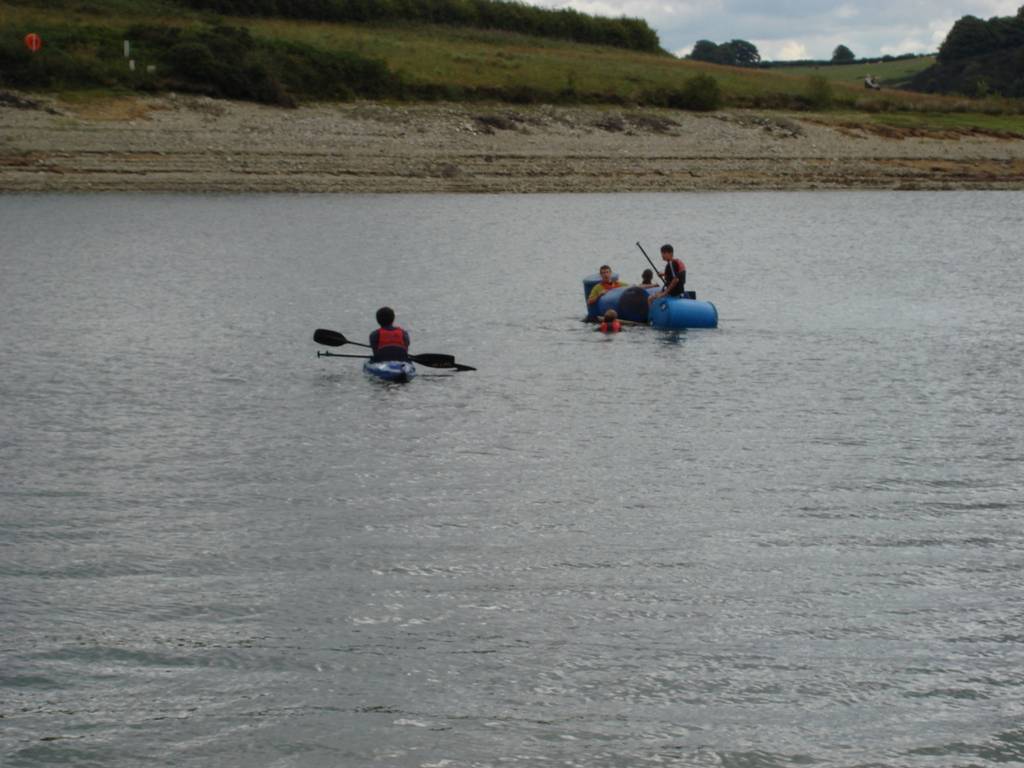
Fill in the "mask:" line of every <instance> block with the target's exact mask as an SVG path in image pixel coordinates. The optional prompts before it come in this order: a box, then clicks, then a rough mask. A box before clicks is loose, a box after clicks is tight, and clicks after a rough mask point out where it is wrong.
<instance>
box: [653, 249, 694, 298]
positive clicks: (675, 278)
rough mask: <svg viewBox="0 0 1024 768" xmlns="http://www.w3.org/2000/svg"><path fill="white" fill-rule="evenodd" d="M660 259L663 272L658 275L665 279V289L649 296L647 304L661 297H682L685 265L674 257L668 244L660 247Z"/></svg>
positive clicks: (673, 250) (684, 282) (672, 250)
mask: <svg viewBox="0 0 1024 768" xmlns="http://www.w3.org/2000/svg"><path fill="white" fill-rule="evenodd" d="M661 258H662V259H664V261H665V271H664V272H659V273H658V274H659V275H661V276H662V277H664V278H665V287H664V288H663V289H662V290H660V291H658V292H657V293H656V294H654V295H653V296H651V297H650V298H649V299H648V300H647V303H648V304H650V303H652V302H653V301H654V300H655V299H660V298H661V297H662V296H675V297H679V296H682V295H683V288H684V287H685V286H686V265H685V264H684V263H683V262H682V260H681V259H677V258H676V257H675V249H674V248H673V247H672V246H671V245H669V244H668V243H666V244H665V245H663V246H661Z"/></svg>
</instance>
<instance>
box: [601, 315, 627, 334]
mask: <svg viewBox="0 0 1024 768" xmlns="http://www.w3.org/2000/svg"><path fill="white" fill-rule="evenodd" d="M597 330H599V331H600V332H601V333H618V332H619V331H621V330H622V323H620V322H619V313H618V312H616V311H615V310H614V309H609V310H608V311H607V312H605V313H604V317H602V318H601V325H599V326H598V327H597Z"/></svg>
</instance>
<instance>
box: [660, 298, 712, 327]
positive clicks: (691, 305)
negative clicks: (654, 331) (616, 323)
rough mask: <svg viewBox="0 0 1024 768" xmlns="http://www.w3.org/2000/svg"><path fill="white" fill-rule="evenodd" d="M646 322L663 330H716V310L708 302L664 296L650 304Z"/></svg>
mask: <svg viewBox="0 0 1024 768" xmlns="http://www.w3.org/2000/svg"><path fill="white" fill-rule="evenodd" d="M648 322H650V324H651V325H653V326H654V327H655V328H661V329H665V330H678V329H681V328H717V327H718V310H717V309H716V308H715V305H714V304H712V303H711V302H710V301H697V300H696V299H676V298H672V297H669V296H665V297H662V298H660V299H656V300H655V301H654V303H653V304H651V309H650V314H649V316H648Z"/></svg>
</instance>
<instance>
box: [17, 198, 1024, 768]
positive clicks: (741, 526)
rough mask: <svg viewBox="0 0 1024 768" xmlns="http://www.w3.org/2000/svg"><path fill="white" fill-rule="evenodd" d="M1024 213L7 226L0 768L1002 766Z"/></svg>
mask: <svg viewBox="0 0 1024 768" xmlns="http://www.w3.org/2000/svg"><path fill="white" fill-rule="evenodd" d="M1022 210H1024V194H1021V193H982V192H971V193H953V192H949V193H912V192H904V193H881V192H879V193H871V192H865V193H791V194H783V193H750V194H701V195H696V194H694V195H600V196H588V195H550V196H543V195H536V196H447V195H439V196H366V197H360V196H194V195H181V196H174V195H169V196H161V195H151V196H131V195H124V196H120V195H97V196H89V195H78V196H60V195H25V196H20V195H18V196H0V232H2V235H3V237H2V241H0V403H2V408H0V532H2V536H0V626H2V633H0V764H2V765H3V766H4V768H23V767H34V766H45V765H55V764H57V765H60V764H63V765H73V766H136V765H147V766H153V765H163V766H175V767H176V768H179V767H182V766H196V767H198V766H204V767H205V766H213V765H216V766H239V767H241V766H245V767H250V766H285V767H291V766H297V767H305V766H317V767H319V766H345V767H347V766H370V765H381V766H400V767H403V768H404V767H406V766H410V767H411V766H423V767H424V768H428V767H429V768H441V767H442V766H443V767H445V768H462V767H463V766H531V767H532V766H537V765H559V766H588V767H590V766H640V765H666V764H667V765H684V766H689V765H695V766H705V765H706V766H742V768H758V767H761V766H765V767H767V766H796V765H800V766H815V765H818V766H826V765H827V766H869V765H870V766H881V765H884V766H965V765H972V766H989V765H997V764H1007V763H1017V764H1020V763H1021V762H1024V725H1022V723H1024V591H1022V589H1021V584H1022V567H1024V534H1022V523H1021V515H1022V513H1024V400H1022V393H1024V375H1022V368H1021V360H1022V359H1024V310H1022V299H1021V295H1020V294H1021V285H1022V284H1024V266H1022V264H1024V262H1022V251H1021V238H1020V232H1021V229H1020V219H1021V211H1022ZM637 240H640V241H641V242H642V243H643V244H644V246H645V247H646V248H647V251H648V253H651V254H652V255H654V254H655V253H656V251H657V248H658V246H659V245H660V244H661V243H662V242H666V241H668V242H673V243H674V244H675V245H676V247H677V254H678V255H680V256H682V258H683V259H684V260H685V261H686V263H687V266H688V268H689V279H688V287H690V288H693V289H695V290H696V291H697V293H698V297H699V298H702V299H707V300H710V301H713V302H714V303H715V304H716V305H717V307H718V309H719V312H720V319H721V320H720V322H721V325H720V327H719V328H718V329H716V330H710V331H690V332H683V333H674V334H673V333H660V332H657V331H653V330H651V329H646V328H629V329H627V330H626V331H624V332H623V333H621V334H619V335H618V336H613V337H604V336H602V335H600V334H598V333H595V332H594V330H593V328H592V327H591V326H588V325H586V324H584V323H581V322H580V319H581V318H582V317H583V315H584V313H585V309H584V304H583V289H582V284H581V278H582V277H583V276H584V275H587V274H590V273H593V272H595V271H596V269H597V267H598V266H599V265H600V264H601V263H603V262H608V263H610V264H612V266H613V267H615V268H616V269H617V270H618V271H619V272H620V273H621V275H622V276H623V278H624V279H626V280H628V281H638V280H639V277H640V273H641V271H642V270H643V269H644V268H645V267H646V266H647V264H646V262H645V261H644V260H643V257H642V256H641V254H640V252H639V251H638V249H637V248H636V247H635V245H634V242H635V241H637ZM385 303H386V304H390V305H391V306H393V307H395V309H396V310H397V313H398V321H399V322H400V323H401V324H403V325H405V327H406V328H408V329H409V331H410V332H411V334H412V338H413V351H414V352H445V353H451V354H454V355H455V356H456V358H457V360H459V361H460V362H463V363H467V364H469V365H474V366H476V367H477V368H478V369H479V370H478V371H476V372H473V373H458V374H451V373H446V372H443V371H435V370H431V369H428V368H420V373H421V376H420V377H419V378H417V379H416V380H415V381H414V382H412V383H410V384H408V385H386V384H383V383H381V382H377V381H372V380H369V379H368V378H367V377H366V376H365V375H364V374H363V373H362V372H361V370H360V367H359V361H358V360H345V359H338V360H336V359H318V358H317V357H316V350H317V349H318V347H317V345H315V344H314V343H313V341H312V334H313V330H314V329H315V328H318V327H324V328H332V329H335V330H338V331H341V332H342V333H344V334H346V335H347V336H348V337H349V338H350V339H357V340H360V341H362V340H364V338H365V335H366V334H367V333H369V331H370V330H371V329H372V328H373V313H374V311H375V310H376V309H377V307H378V306H380V305H381V304H385ZM335 351H340V352H352V353H359V352H360V351H361V350H359V349H358V348H356V347H345V348H342V349H340V350H335ZM430 374H434V375H430Z"/></svg>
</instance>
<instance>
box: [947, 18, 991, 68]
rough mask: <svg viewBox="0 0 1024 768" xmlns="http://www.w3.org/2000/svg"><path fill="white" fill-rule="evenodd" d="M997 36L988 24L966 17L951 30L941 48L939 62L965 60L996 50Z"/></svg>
mask: <svg viewBox="0 0 1024 768" xmlns="http://www.w3.org/2000/svg"><path fill="white" fill-rule="evenodd" d="M995 44H996V36H995V34H993V32H992V29H991V27H989V25H988V23H986V22H984V21H982V20H981V19H979V18H978V17H977V16H964V17H962V18H961V19H960V20H959V21H957V22H956V24H954V25H953V28H952V29H951V30H949V34H948V35H946V39H945V40H944V41H943V42H942V45H941V46H939V56H938V58H939V60H940V61H952V60H954V59H964V58H967V57H968V56H974V55H977V54H979V53H988V52H989V51H991V50H992V49H993V48H995Z"/></svg>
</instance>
